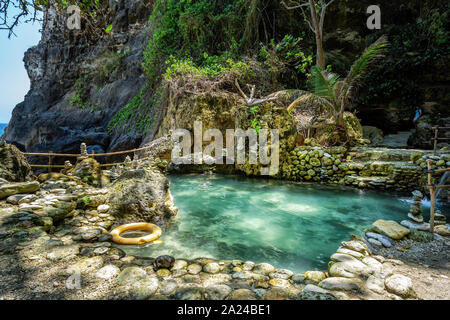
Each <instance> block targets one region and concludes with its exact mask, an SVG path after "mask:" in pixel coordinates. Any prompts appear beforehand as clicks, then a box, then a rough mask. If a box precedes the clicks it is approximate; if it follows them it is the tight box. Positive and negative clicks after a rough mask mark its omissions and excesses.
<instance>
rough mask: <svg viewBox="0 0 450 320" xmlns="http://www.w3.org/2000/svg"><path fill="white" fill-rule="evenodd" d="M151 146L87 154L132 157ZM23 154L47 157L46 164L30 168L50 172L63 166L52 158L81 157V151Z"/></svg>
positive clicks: (96, 156)
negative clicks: (127, 155) (128, 155)
mask: <svg viewBox="0 0 450 320" xmlns="http://www.w3.org/2000/svg"><path fill="white" fill-rule="evenodd" d="M151 147H152V146H147V147H142V148H136V149H132V150H124V151H116V152H109V153H95V151H94V150H92V153H91V154H88V156H89V157H92V158H94V159H95V158H100V157H110V156H117V155H123V154H134V157H136V154H137V152H140V151H145V150H148V149H150V148H151ZM22 154H23V155H24V156H29V157H48V164H30V167H32V168H47V169H48V172H49V173H50V172H52V169H53V168H61V169H63V168H65V166H64V165H55V164H53V159H54V158H56V157H60V158H62V157H64V158H78V157H81V153H77V154H74V153H54V152H52V151H50V152H48V153H41V152H36V153H33V152H23V153H22ZM146 159H148V158H144V159H141V160H146ZM123 164H125V163H124V162H116V163H104V164H100V166H101V167H114V166H117V165H123Z"/></svg>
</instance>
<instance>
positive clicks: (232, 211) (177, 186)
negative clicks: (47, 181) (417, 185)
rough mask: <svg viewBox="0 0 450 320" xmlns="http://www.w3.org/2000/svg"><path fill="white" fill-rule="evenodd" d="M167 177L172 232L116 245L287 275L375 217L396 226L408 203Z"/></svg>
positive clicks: (361, 194)
mask: <svg viewBox="0 0 450 320" xmlns="http://www.w3.org/2000/svg"><path fill="white" fill-rule="evenodd" d="M170 180H171V192H172V194H173V196H174V199H175V204H176V206H178V208H179V212H178V216H177V218H176V221H175V223H174V225H173V227H171V228H170V229H169V230H166V231H165V232H164V233H163V235H162V237H161V240H163V244H161V245H153V244H149V245H145V246H141V247H136V246H132V247H130V246H121V248H122V249H123V250H125V251H126V252H127V253H128V254H132V255H136V256H149V257H156V256H158V255H162V254H170V255H173V256H175V257H177V258H182V257H183V258H186V259H190V258H197V257H210V258H215V259H242V260H251V261H254V262H256V263H259V262H269V263H271V264H273V265H274V266H276V267H279V268H288V269H291V270H293V271H295V272H304V271H306V270H313V269H319V270H320V269H326V268H327V263H328V261H329V257H330V255H331V254H333V253H334V252H335V251H336V249H337V248H338V246H339V244H340V242H341V241H344V240H348V239H349V236H350V235H351V234H362V232H363V231H364V230H365V229H366V228H367V227H369V226H370V225H371V223H372V222H373V221H375V220H377V219H391V220H396V221H399V222H400V221H401V220H403V219H405V218H406V215H407V213H408V210H409V205H410V204H409V199H407V198H399V197H395V196H393V195H392V194H388V193H381V192H375V191H363V190H358V189H353V188H347V187H328V186H320V185H317V184H315V185H312V184H311V185H305V184H296V183H290V182H286V181H277V180H266V179H251V178H245V177H239V176H222V175H180V176H171V177H170ZM424 211H425V212H424V217H425V218H426V219H428V218H427V214H426V211H427V209H425V208H424Z"/></svg>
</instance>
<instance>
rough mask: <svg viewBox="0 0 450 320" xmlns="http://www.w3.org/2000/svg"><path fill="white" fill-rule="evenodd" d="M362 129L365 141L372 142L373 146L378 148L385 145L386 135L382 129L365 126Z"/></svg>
mask: <svg viewBox="0 0 450 320" xmlns="http://www.w3.org/2000/svg"><path fill="white" fill-rule="evenodd" d="M362 129H363V137H364V139H368V140H370V145H371V146H374V147H377V146H379V145H381V144H382V143H383V141H384V135H383V131H382V130H381V129H378V128H377V127H372V126H363V127H362Z"/></svg>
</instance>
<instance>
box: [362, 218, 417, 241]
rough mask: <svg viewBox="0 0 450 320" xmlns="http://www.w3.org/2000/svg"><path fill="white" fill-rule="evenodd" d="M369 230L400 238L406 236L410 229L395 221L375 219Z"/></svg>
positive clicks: (396, 238)
mask: <svg viewBox="0 0 450 320" xmlns="http://www.w3.org/2000/svg"><path fill="white" fill-rule="evenodd" d="M370 229H371V231H374V232H376V233H379V234H382V235H385V236H388V237H389V238H392V239H395V240H400V239H403V238H404V237H405V236H407V235H408V234H409V233H410V232H411V231H410V230H409V229H408V228H405V227H403V226H402V225H400V224H398V223H397V222H395V221H392V220H389V221H386V220H382V219H380V220H377V221H375V222H374V223H373V224H372V227H371V228H370Z"/></svg>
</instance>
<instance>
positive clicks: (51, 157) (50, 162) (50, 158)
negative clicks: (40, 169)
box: [48, 151, 53, 173]
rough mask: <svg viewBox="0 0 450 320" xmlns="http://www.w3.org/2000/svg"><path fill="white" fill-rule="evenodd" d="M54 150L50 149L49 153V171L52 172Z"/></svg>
mask: <svg viewBox="0 0 450 320" xmlns="http://www.w3.org/2000/svg"><path fill="white" fill-rule="evenodd" d="M52 153H53V151H50V152H49V153H48V173H52V165H53V156H52Z"/></svg>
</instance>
